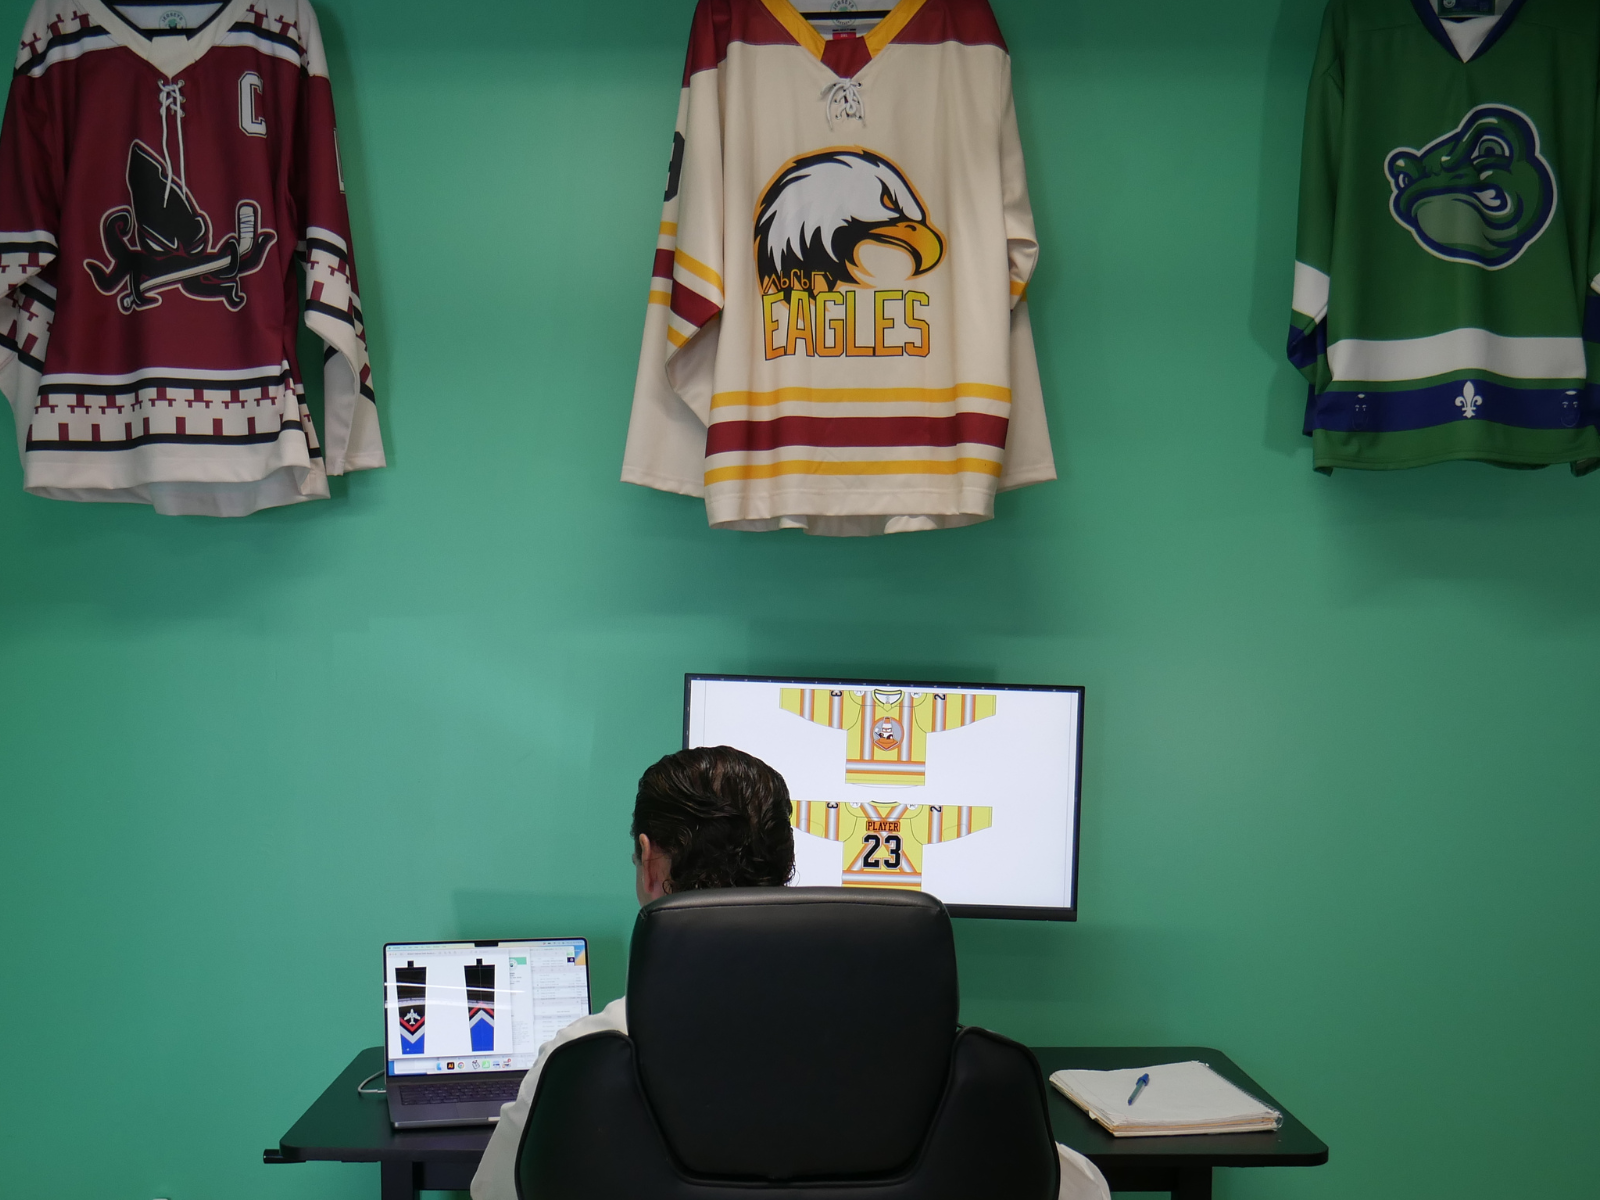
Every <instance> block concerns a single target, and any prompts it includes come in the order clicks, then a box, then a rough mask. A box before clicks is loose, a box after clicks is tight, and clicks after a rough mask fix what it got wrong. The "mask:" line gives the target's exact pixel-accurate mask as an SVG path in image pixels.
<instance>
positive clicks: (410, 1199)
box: [383, 1158, 1211, 1200]
mask: <svg viewBox="0 0 1600 1200" xmlns="http://www.w3.org/2000/svg"><path fill="white" fill-rule="evenodd" d="M421 1165H422V1164H421V1163H416V1162H411V1161H410V1160H408V1159H389V1158H386V1159H384V1160H383V1200H417V1185H418V1184H419V1183H420V1182H421V1175H422V1172H421V1171H419V1170H418V1168H419V1167H420V1166H421ZM1210 1194H1211V1193H1210V1192H1207V1193H1206V1195H1207V1196H1209V1195H1210Z"/></svg>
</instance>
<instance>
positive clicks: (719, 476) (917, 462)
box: [668, 332, 1002, 486]
mask: <svg viewBox="0 0 1600 1200" xmlns="http://www.w3.org/2000/svg"><path fill="white" fill-rule="evenodd" d="M668 336H669V337H670V336H671V334H670V332H669V334H668ZM684 341H688V339H687V338H685V339H684ZM673 344H674V345H682V344H683V343H682V342H674V343H673ZM1001 469H1002V464H1001V463H997V462H991V461H990V460H989V459H987V458H953V459H950V460H948V461H941V460H938V459H931V460H930V459H925V458H896V459H889V460H882V459H879V460H863V461H861V462H853V461H846V462H822V461H819V460H817V459H814V458H786V459H784V460H783V461H782V462H775V463H755V464H752V465H750V466H745V467H715V468H713V469H712V470H710V471H707V472H706V484H707V485H708V486H709V485H711V484H714V483H727V482H729V481H730V480H735V479H773V478H775V477H777V476H779V475H960V474H962V473H963V472H968V471H970V472H972V473H973V474H975V475H999V474H1000V471H1001Z"/></svg>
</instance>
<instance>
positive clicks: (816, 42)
mask: <svg viewBox="0 0 1600 1200" xmlns="http://www.w3.org/2000/svg"><path fill="white" fill-rule="evenodd" d="M761 2H762V3H763V4H765V5H766V6H767V11H768V12H769V13H771V14H772V15H773V17H774V19H776V20H777V22H778V24H780V25H782V26H783V27H784V28H785V29H787V30H788V31H789V36H790V37H792V38H793V39H794V40H795V41H796V42H798V43H799V44H800V45H801V46H802V47H803V48H804V49H805V50H806V52H807V53H809V54H810V55H811V57H812V58H816V59H820V58H821V57H822V52H823V51H824V50H825V49H827V47H828V43H827V42H825V41H823V40H822V35H821V34H820V33H818V32H817V31H816V30H815V29H813V28H811V25H810V24H809V23H808V22H807V21H806V19H805V18H804V17H802V16H801V15H800V14H799V13H798V12H797V11H795V7H794V5H793V4H791V3H789V0H761Z"/></svg>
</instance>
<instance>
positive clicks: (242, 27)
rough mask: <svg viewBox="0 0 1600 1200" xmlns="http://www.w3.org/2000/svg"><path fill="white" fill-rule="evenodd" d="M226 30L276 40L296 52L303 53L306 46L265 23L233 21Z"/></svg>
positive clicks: (266, 39)
mask: <svg viewBox="0 0 1600 1200" xmlns="http://www.w3.org/2000/svg"><path fill="white" fill-rule="evenodd" d="M218 11H219V12H220V11H221V10H220V9H219V10H218ZM228 32H229V33H248V34H250V35H251V36H252V37H258V38H260V39H261V40H262V41H264V42H276V43H277V44H278V45H280V46H287V47H288V48H289V49H291V50H293V51H294V52H295V53H296V54H300V55H304V54H305V52H306V48H305V47H304V46H302V45H301V44H300V43H299V42H297V41H295V40H294V39H293V38H292V37H290V36H289V35H288V34H286V33H277V32H275V31H274V30H271V29H268V28H267V27H266V26H265V25H257V24H256V23H255V22H254V21H235V22H234V23H233V24H232V25H230V26H229V27H228Z"/></svg>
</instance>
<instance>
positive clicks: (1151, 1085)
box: [1050, 1062, 1283, 1137]
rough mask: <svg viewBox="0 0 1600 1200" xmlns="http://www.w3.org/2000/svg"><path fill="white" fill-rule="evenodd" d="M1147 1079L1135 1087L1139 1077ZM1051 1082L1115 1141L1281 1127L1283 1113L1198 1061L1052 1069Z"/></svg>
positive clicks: (1246, 1131)
mask: <svg viewBox="0 0 1600 1200" xmlns="http://www.w3.org/2000/svg"><path fill="white" fill-rule="evenodd" d="M1146 1075H1148V1076H1149V1081H1148V1082H1147V1083H1146V1084H1145V1085H1144V1086H1143V1087H1140V1086H1139V1080H1140V1078H1141V1077H1142V1076H1146ZM1050 1082H1051V1083H1052V1084H1054V1085H1055V1087H1056V1090H1058V1091H1059V1092H1061V1093H1062V1094H1063V1095H1064V1096H1066V1097H1067V1099H1069V1100H1071V1101H1072V1102H1073V1103H1074V1104H1076V1105H1077V1106H1078V1107H1079V1108H1081V1109H1083V1111H1084V1112H1086V1113H1088V1114H1089V1115H1090V1116H1091V1117H1093V1118H1094V1119H1095V1120H1096V1121H1098V1122H1099V1123H1100V1124H1101V1125H1104V1126H1105V1127H1106V1129H1107V1130H1109V1131H1110V1132H1111V1133H1112V1134H1113V1135H1114V1136H1116V1137H1163V1136H1171V1135H1174V1134H1184V1133H1254V1132H1256V1131H1258V1130H1265V1131H1271V1130H1274V1129H1277V1128H1278V1127H1279V1126H1280V1125H1282V1124H1283V1114H1282V1113H1280V1112H1279V1111H1278V1110H1277V1109H1275V1108H1268V1107H1267V1106H1266V1105H1265V1104H1262V1103H1261V1101H1259V1100H1257V1099H1256V1098H1255V1097H1254V1096H1252V1095H1250V1094H1249V1093H1248V1092H1244V1091H1241V1090H1240V1089H1239V1088H1237V1087H1235V1086H1234V1085H1233V1084H1231V1083H1229V1082H1228V1081H1227V1080H1226V1079H1224V1078H1223V1077H1222V1076H1221V1075H1218V1074H1217V1073H1216V1072H1215V1071H1213V1070H1212V1069H1211V1068H1210V1067H1208V1066H1206V1064H1205V1063H1203V1062H1181V1063H1167V1064H1166V1065H1164V1066H1159V1067H1129V1068H1128V1069H1127V1070H1123V1071H1057V1072H1056V1073H1055V1074H1054V1075H1052V1076H1050Z"/></svg>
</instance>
